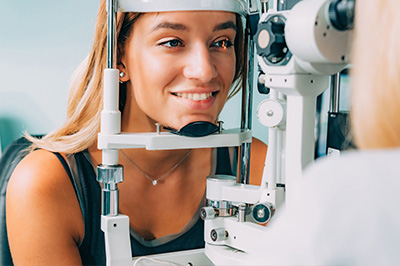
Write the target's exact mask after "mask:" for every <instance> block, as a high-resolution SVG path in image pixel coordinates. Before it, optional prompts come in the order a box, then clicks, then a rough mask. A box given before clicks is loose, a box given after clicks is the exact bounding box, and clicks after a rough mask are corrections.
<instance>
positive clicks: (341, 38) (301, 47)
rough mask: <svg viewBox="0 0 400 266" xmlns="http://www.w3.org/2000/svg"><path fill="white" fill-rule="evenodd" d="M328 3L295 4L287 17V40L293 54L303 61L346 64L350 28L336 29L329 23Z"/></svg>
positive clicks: (316, 1)
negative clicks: (345, 29)
mask: <svg viewBox="0 0 400 266" xmlns="http://www.w3.org/2000/svg"><path fill="white" fill-rule="evenodd" d="M329 3H330V1H326V0H308V1H301V2H299V3H298V4H296V5H295V6H294V7H293V9H291V10H290V13H289V15H288V17H287V21H286V26H285V38H286V43H287V46H288V47H289V50H290V51H291V52H292V54H294V55H295V56H296V57H298V58H299V59H301V60H303V61H306V62H309V63H318V64H324V63H334V64H347V63H348V62H349V53H350V40H351V34H352V31H338V30H336V29H335V28H333V27H332V25H331V23H330V21H329V16H328V8H329ZM304 14H307V15H304Z"/></svg>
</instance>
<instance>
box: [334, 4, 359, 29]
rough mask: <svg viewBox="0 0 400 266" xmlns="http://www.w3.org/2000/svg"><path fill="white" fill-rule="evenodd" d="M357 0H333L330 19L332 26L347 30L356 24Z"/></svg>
mask: <svg viewBox="0 0 400 266" xmlns="http://www.w3.org/2000/svg"><path fill="white" fill-rule="evenodd" d="M354 7H355V0H332V1H331V3H330V4H329V20H330V22H331V23H332V26H333V27H334V28H335V29H337V30H339V31H345V30H349V29H352V28H353V26H354Z"/></svg>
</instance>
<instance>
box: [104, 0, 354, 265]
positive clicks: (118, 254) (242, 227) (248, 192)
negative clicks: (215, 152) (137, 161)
mask: <svg viewBox="0 0 400 266" xmlns="http://www.w3.org/2000/svg"><path fill="white" fill-rule="evenodd" d="M107 1H108V2H107V11H108V22H107V23H108V32H107V48H108V52H107V68H106V69H105V73H104V109H103V111H102V114H101V131H100V133H99V135H98V148H99V149H101V150H102V164H101V165H99V166H98V170H97V171H98V177H97V178H98V181H99V182H101V183H102V184H103V189H102V216H101V227H102V230H103V232H104V235H105V240H106V241H105V242H106V247H105V248H106V256H107V265H132V255H131V247H130V236H129V218H128V217H127V216H125V215H122V214H119V213H118V183H120V182H122V181H123V167H122V166H121V165H119V164H118V151H119V149H123V148H124V149H126V148H146V149H148V150H166V149H188V148H191V149H194V148H207V147H208V148H215V147H239V162H238V164H239V166H238V167H239V171H238V173H239V174H238V175H239V176H238V177H236V176H226V175H224V176H218V175H217V176H210V177H208V178H207V191H206V198H207V204H206V206H205V207H204V208H202V210H201V217H202V218H203V219H204V222H205V233H204V241H205V249H201V250H198V251H194V252H193V253H191V254H193V256H192V260H191V259H190V258H189V259H188V260H186V261H187V262H189V261H191V262H190V263H191V264H192V265H196V263H195V261H196V256H197V257H198V256H203V257H205V258H206V261H207V263H210V265H245V264H246V265H252V264H263V263H264V264H265V263H267V262H268V261H267V260H268V258H265V257H262V256H261V255H260V253H259V252H256V250H259V248H257V247H260V246H262V245H265V244H267V242H268V234H269V233H270V232H269V227H268V225H266V226H265V224H266V223H268V221H269V220H270V219H271V217H272V216H273V214H274V213H275V212H279V209H280V207H281V206H282V204H283V203H285V205H286V206H287V207H286V208H290V204H291V200H292V199H291V196H292V194H291V190H292V183H293V181H294V180H295V179H296V178H301V173H302V170H303V169H304V167H306V166H307V165H308V164H309V163H311V162H312V161H313V160H314V146H315V134H314V131H315V113H316V97H317V96H318V95H320V94H321V93H322V92H323V91H325V90H326V89H328V88H329V84H330V79H332V77H334V76H333V75H337V73H338V72H340V71H341V70H342V69H344V68H345V67H346V66H347V65H348V63H349V52H350V44H351V37H352V28H353V17H354V5H355V3H354V0H302V1H299V0H297V1H292V2H291V3H292V4H291V5H292V7H291V8H290V9H284V8H281V9H282V10H279V9H278V7H279V6H282V3H284V2H285V1H279V2H278V1H277V0H274V3H272V5H271V6H272V8H268V7H269V5H268V1H267V0H261V1H259V0H258V1H257V0H212V1H209V0H173V1H165V0H107ZM270 2H272V1H270ZM288 3H289V1H288ZM270 4H271V3H270ZM189 10H221V11H229V12H234V13H238V14H240V15H242V17H243V20H244V21H246V22H245V24H244V25H247V26H246V28H245V38H247V41H248V44H249V46H248V47H247V50H246V51H245V52H247V53H248V75H247V77H248V78H247V81H246V86H245V87H246V88H245V89H244V90H243V91H242V115H241V116H242V118H241V126H240V128H238V129H227V130H223V129H222V128H221V126H220V127H219V130H218V131H217V132H215V133H212V134H209V135H206V136H202V137H187V136H181V135H177V134H173V133H170V132H160V127H157V129H156V132H148V133H125V132H124V133H122V132H121V126H120V124H121V114H120V112H119V110H118V98H119V95H118V92H119V78H118V77H119V71H118V69H116V54H115V51H116V49H115V48H116V36H115V32H116V31H115V27H116V12H163V11H189ZM256 59H257V61H258V66H259V71H258V74H257V75H255V74H256V73H254V61H255V60H256ZM255 76H256V77H257V78H258V80H257V83H259V84H258V88H259V91H260V92H261V93H264V94H267V93H269V97H268V98H267V97H266V98H267V99H265V100H264V101H262V102H261V103H260V105H259V106H258V110H257V116H258V120H259V121H260V122H261V123H262V124H263V125H265V126H266V127H268V134H269V135H268V136H269V137H268V153H267V157H266V162H265V168H264V173H263V178H262V183H261V186H253V185H249V184H248V180H249V161H250V149H251V139H252V133H251V113H252V90H253V83H254V82H253V80H254V79H255ZM180 254H182V257H185V256H186V257H187V255H183V254H185V252H177V253H174V255H173V256H172V257H173V259H174V260H175V261H182V259H180V258H179V257H180ZM204 254H205V255H204ZM186 257H185V259H186ZM189 257H190V256H189ZM200 264H202V265H204V260H203V262H202V263H200ZM187 265H190V264H187Z"/></svg>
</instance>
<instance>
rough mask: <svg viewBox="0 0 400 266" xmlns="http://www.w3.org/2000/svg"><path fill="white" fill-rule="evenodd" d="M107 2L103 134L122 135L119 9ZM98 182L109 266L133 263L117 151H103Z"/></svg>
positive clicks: (114, 2)
mask: <svg viewBox="0 0 400 266" xmlns="http://www.w3.org/2000/svg"><path fill="white" fill-rule="evenodd" d="M116 3H117V0H107V27H108V28H107V68H106V69H105V70H104V92H103V93H104V94H103V110H102V112H101V128H100V133H101V134H110V135H113V134H119V133H121V113H120V111H119V108H118V101H119V71H118V69H116V37H115V36H116V30H115V29H116V9H117V6H116ZM97 181H99V182H101V183H102V184H103V187H102V207H101V208H102V210H101V214H102V215H101V230H102V231H103V232H104V238H105V248H106V263H107V266H116V265H118V266H125V265H131V264H132V254H131V243H130V235H129V217H128V216H126V215H120V214H119V213H118V212H119V191H118V186H117V184H118V183H120V182H122V181H123V167H122V165H119V164H118V149H108V148H106V149H103V150H102V164H101V165H99V166H98V167H97Z"/></svg>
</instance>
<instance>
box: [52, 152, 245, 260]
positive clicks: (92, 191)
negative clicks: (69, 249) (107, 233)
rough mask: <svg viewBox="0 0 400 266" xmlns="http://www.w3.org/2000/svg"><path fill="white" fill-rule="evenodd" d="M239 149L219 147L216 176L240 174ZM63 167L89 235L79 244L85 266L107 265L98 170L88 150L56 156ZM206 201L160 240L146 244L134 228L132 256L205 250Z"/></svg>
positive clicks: (213, 170) (132, 232) (214, 155)
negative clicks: (202, 212) (202, 210)
mask: <svg viewBox="0 0 400 266" xmlns="http://www.w3.org/2000/svg"><path fill="white" fill-rule="evenodd" d="M235 150H236V149H235V148H233V149H230V148H217V149H215V150H214V151H213V158H215V159H216V160H215V159H213V160H212V161H213V162H217V163H213V165H212V167H211V168H212V170H211V173H212V174H233V175H235V174H234V173H236V162H237V152H236V151H235ZM56 155H57V157H58V158H59V160H60V161H61V163H62V164H63V166H64V168H65V170H66V171H67V173H68V176H69V177H70V179H71V182H72V184H73V186H74V189H75V192H76V195H77V197H78V201H79V204H80V207H81V211H82V216H83V220H84V228H85V233H84V237H83V240H82V242H81V243H80V245H79V252H80V256H81V259H82V263H83V264H84V265H105V264H106V257H105V243H104V234H103V232H102V231H101V228H100V219H101V187H100V185H99V183H98V182H97V181H96V171H95V168H94V166H93V164H92V161H91V159H90V156H89V153H88V151H83V152H79V153H76V154H72V155H68V156H67V161H68V163H67V162H65V160H64V158H63V157H62V156H61V155H59V154H56ZM204 203H205V202H204V199H203V200H202V201H201V202H200V203H199V209H198V211H197V212H196V213H195V215H194V216H193V218H192V219H191V220H190V221H189V222H188V223H187V224H186V225H185V226H184V228H183V229H182V231H181V232H179V233H178V234H172V235H167V236H164V237H162V238H159V239H154V240H151V241H146V240H144V239H143V238H142V237H140V236H139V235H138V234H137V233H136V232H135V231H134V230H133V229H131V238H130V239H131V248H132V256H134V257H135V256H144V255H150V254H158V253H166V252H173V251H180V250H188V249H196V248H202V247H204V223H203V221H202V220H201V219H200V215H199V210H200V208H201V207H202V206H204Z"/></svg>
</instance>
